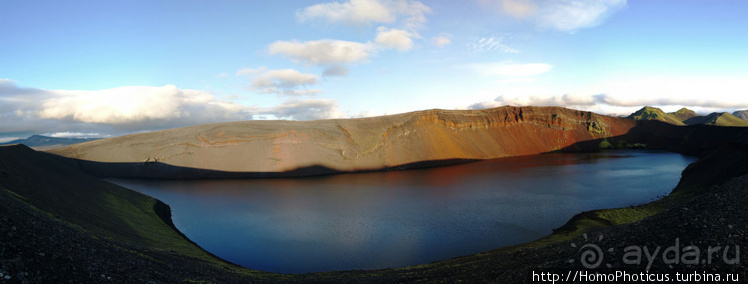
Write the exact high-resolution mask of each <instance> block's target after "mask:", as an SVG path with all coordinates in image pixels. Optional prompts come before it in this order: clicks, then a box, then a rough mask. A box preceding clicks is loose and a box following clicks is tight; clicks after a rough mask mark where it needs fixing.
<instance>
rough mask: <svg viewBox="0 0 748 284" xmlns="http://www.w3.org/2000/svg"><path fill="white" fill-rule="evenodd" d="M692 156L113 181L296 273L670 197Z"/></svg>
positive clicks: (491, 242)
mask: <svg viewBox="0 0 748 284" xmlns="http://www.w3.org/2000/svg"><path fill="white" fill-rule="evenodd" d="M691 161H693V159H692V158H688V157H684V156H681V155H678V154H672V153H661V152H644V151H615V152H608V153H603V154H549V155H538V156H526V157H513V158H504V159H497V160H491V161H482V162H476V163H469V164H463V165H457V166H451V167H441V168H432V169H420V170H410V171H394V172H377V173H362V174H345V175H333V176H324V177H313V178H297V179H264V180H263V179H255V180H123V179H120V180H114V181H115V182H116V183H118V184H121V185H124V186H126V187H129V188H132V189H135V190H137V191H140V192H143V193H145V194H148V195H150V196H153V197H156V198H158V199H160V200H162V201H164V202H166V203H167V204H169V205H170V206H171V207H172V211H173V212H172V213H173V219H174V223H175V225H176V226H177V227H178V228H179V229H180V230H181V231H182V232H183V233H184V234H185V235H187V236H188V237H189V238H190V239H192V240H193V241H195V242H196V243H197V244H199V245H200V246H202V247H203V248H205V249H206V250H208V251H210V252H211V253H213V254H215V255H218V256H219V257H222V258H224V259H227V260H229V261H232V262H235V263H237V264H240V265H243V266H246V267H250V268H254V269H261V270H267V271H274V272H284V273H298V272H311V271H325V270H345V269H377V268H386V267H400V266H405V265H413V264H420V263H428V262H431V261H434V260H439V259H446V258H451V257H455V256H460V255H466V254H473V253H477V252H481V251H485V250H489V249H494V248H498V247H501V246H507V245H513V244H518V243H522V242H527V241H531V240H534V239H537V238H540V237H542V236H544V235H547V234H549V233H550V232H551V229H553V228H556V227H559V226H561V225H563V224H564V223H565V222H566V221H567V220H568V219H569V218H570V217H571V216H573V215H574V214H576V213H578V212H581V211H586V210H592V209H599V208H610V207H620V206H627V205H631V204H638V203H642V202H648V201H650V200H652V199H653V198H654V197H655V196H659V195H663V194H667V193H668V192H669V191H670V190H671V189H672V188H673V187H674V186H675V185H676V184H677V182H678V179H679V178H680V172H681V171H682V170H683V168H685V166H686V165H687V164H688V163H690V162H691Z"/></svg>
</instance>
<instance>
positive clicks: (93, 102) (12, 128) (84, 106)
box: [0, 76, 342, 138]
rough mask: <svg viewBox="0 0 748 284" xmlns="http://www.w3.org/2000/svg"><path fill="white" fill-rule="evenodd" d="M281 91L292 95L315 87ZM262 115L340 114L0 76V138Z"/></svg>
mask: <svg viewBox="0 0 748 284" xmlns="http://www.w3.org/2000/svg"><path fill="white" fill-rule="evenodd" d="M302 78H303V76H302ZM297 82H304V80H301V81H297ZM282 91H283V92H288V93H289V94H290V93H293V94H295V95H299V94H312V93H317V92H319V90H282ZM261 114H265V115H273V116H275V117H277V118H286V119H297V120H305V119H324V118H337V117H341V116H342V115H341V114H340V112H339V111H338V105H337V102H336V101H333V100H292V101H288V102H284V103H282V104H280V105H277V106H274V107H266V108H261V107H256V106H252V107H250V106H246V105H240V104H236V103H232V102H228V101H223V100H220V99H218V98H216V97H215V96H213V95H212V94H210V93H208V92H205V91H199V90H186V89H179V88H177V87H176V86H172V85H166V86H162V87H151V86H126V87H120V88H113V89H105V90H95V91H82V90H44V89H35V88H22V87H18V86H16V84H15V83H14V82H13V81H11V80H7V79H0V121H5V122H6V123H0V137H9V136H12V137H13V138H16V137H21V136H23V137H27V136H30V135H32V134H40V133H45V134H48V135H55V136H59V137H76V136H77V137H81V136H89V137H93V136H96V135H95V134H99V137H103V136H107V135H120V134H126V133H132V132H138V131H151V130H159V129H166V128H175V127H183V126H190V125H197V124H205V123H215V122H226V121H237V120H248V119H251V118H252V117H253V116H255V115H261ZM19 115H20V116H19ZM7 122H12V123H7ZM24 135H25V136H24Z"/></svg>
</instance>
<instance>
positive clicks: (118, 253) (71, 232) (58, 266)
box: [0, 121, 748, 283]
mask: <svg viewBox="0 0 748 284" xmlns="http://www.w3.org/2000/svg"><path fill="white" fill-rule="evenodd" d="M611 141H612V142H611ZM602 146H605V147H603V148H609V147H629V146H634V147H644V146H646V147H650V148H660V149H667V150H670V151H674V152H679V153H685V154H690V155H696V156H699V157H700V159H699V161H697V162H695V163H694V164H692V165H690V166H689V167H688V168H687V169H686V170H684V171H683V176H682V179H681V182H680V183H679V185H678V186H677V187H676V188H675V189H674V190H673V193H671V194H670V195H669V196H667V197H665V198H663V199H661V200H658V201H655V202H652V203H649V204H644V205H640V206H632V207H627V208H617V209H609V210H597V211H590V212H583V213H580V214H579V215H577V216H575V217H574V218H572V220H571V221H570V222H569V223H568V224H566V225H565V226H563V227H561V228H559V229H557V230H556V231H555V232H554V233H553V234H552V235H549V236H547V237H545V238H542V239H540V240H537V241H534V242H531V243H527V244H523V245H518V246H513V247H505V248H500V249H497V250H493V251H488V252H484V253H480V254H477V255H470V256H464V257H458V258H454V259H450V260H444V261H438V262H434V263H431V264H426V265H419V266H413V267H405V268H397V269H385V270H375V271H333V272H324V273H311V274H303V275H282V274H272V273H266V272H260V271H255V270H251V269H246V268H241V267H238V266H235V265H233V264H230V263H226V262H225V261H222V260H220V259H217V258H215V257H213V256H212V255H210V254H208V253H207V252H205V251H203V250H202V249H200V248H199V247H197V246H196V245H195V244H193V243H192V242H190V241H189V240H187V239H186V238H184V236H182V235H181V234H179V233H178V231H176V230H175V229H174V228H173V225H172V224H171V222H170V220H169V214H168V206H166V205H165V204H163V203H160V202H158V201H157V200H155V199H153V198H150V197H148V196H145V195H142V194H139V193H136V192H133V191H131V190H129V189H126V188H122V187H119V186H116V185H113V184H111V183H108V182H105V181H103V180H100V179H98V178H95V177H93V176H91V175H89V174H87V173H84V172H82V171H81V168H80V167H78V166H75V165H70V164H68V163H67V162H65V161H61V160H59V159H57V158H53V156H50V155H48V154H44V153H40V152H36V151H33V150H31V149H29V148H27V147H25V146H21V145H18V146H7V147H0V187H1V188H0V247H1V248H0V273H2V276H0V280H7V281H11V282H12V281H17V282H25V283H39V282H52V283H61V282H76V283H81V282H83V283H90V282H101V283H108V282H135V283H148V282H153V283H175V282H177V283H179V282H187V283H189V282H193V283H194V282H202V283H244V282H350V283H360V282H365V283H366V282H368V283H389V282H460V281H465V282H495V283H521V282H525V281H526V280H528V275H529V273H531V271H533V270H540V269H557V270H558V269H561V270H564V269H565V270H568V269H581V268H583V267H582V264H581V262H580V261H579V259H580V258H579V256H580V249H579V248H580V247H581V246H582V245H583V244H585V243H595V244H596V245H598V246H599V247H601V248H603V249H605V251H606V255H605V263H603V265H602V266H601V267H602V268H603V269H607V266H606V265H604V264H610V265H611V269H630V270H642V269H644V268H646V265H647V261H646V259H645V261H643V262H642V264H641V265H631V264H625V263H622V261H621V257H622V253H623V249H624V248H625V247H627V246H640V247H643V246H647V247H649V248H652V249H654V248H655V247H657V246H660V247H661V249H662V250H664V249H665V248H666V247H668V246H672V245H674V244H675V242H676V240H677V242H678V243H679V245H680V247H681V248H683V247H686V246H688V245H693V246H696V247H699V248H700V249H701V250H702V259H706V256H707V254H706V250H707V248H708V247H709V246H712V247H716V246H720V247H721V248H722V249H724V248H725V247H731V248H734V247H735V246H739V245H744V244H746V243H748V238H747V236H746V232H748V221H747V220H746V218H744V216H746V213H748V212H746V211H748V207H745V206H744V204H746V202H748V200H747V199H748V194H747V193H748V165H747V164H746V163H745V161H748V130H744V128H729V127H715V126H705V125H697V126H674V125H670V124H666V123H662V122H657V121H642V122H637V123H636V125H635V127H631V128H630V129H629V131H627V132H626V133H625V134H621V135H618V136H610V137H599V138H596V139H590V140H586V141H578V142H577V143H574V144H572V145H569V146H567V147H565V148H563V149H559V150H564V151H587V150H591V149H592V148H594V149H599V148H601V147H602ZM584 234H586V236H587V237H588V238H584V237H583V235H584ZM600 236H602V239H600ZM572 244H574V245H575V246H572ZM608 248H610V249H611V251H610V252H607V249H608ZM723 254H724V252H720V253H719V254H718V255H717V256H715V259H720V261H713V262H712V263H706V262H705V263H703V264H695V265H686V264H684V263H681V264H675V265H674V266H675V267H674V268H673V269H691V270H698V271H702V270H704V271H713V272H724V273H728V272H734V273H737V274H739V275H740V277H741V278H740V279H741V280H743V279H745V277H746V275H745V273H746V271H747V270H748V269H746V263H747V262H746V259H745V254H743V255H740V259H739V261H738V262H737V263H735V264H730V263H728V262H725V261H721V260H722V256H723ZM733 254H734V249H733V250H730V251H727V253H726V255H727V256H728V257H727V258H726V259H728V260H729V259H730V258H732V257H733ZM570 259H575V260H577V261H575V262H571V263H570V262H569V260H570ZM310 261H312V260H310ZM671 265H672V264H671ZM651 268H652V269H656V270H662V269H665V270H668V269H671V268H670V267H669V266H668V264H666V263H663V262H662V261H655V262H653V264H652V266H651Z"/></svg>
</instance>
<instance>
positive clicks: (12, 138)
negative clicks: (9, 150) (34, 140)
mask: <svg viewBox="0 0 748 284" xmlns="http://www.w3.org/2000/svg"><path fill="white" fill-rule="evenodd" d="M19 139H23V138H21V137H0V143H8V142H10V141H13V140H19Z"/></svg>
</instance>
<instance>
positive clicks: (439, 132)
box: [49, 106, 637, 178]
mask: <svg viewBox="0 0 748 284" xmlns="http://www.w3.org/2000/svg"><path fill="white" fill-rule="evenodd" d="M636 125H637V123H636V122H635V121H632V120H628V119H623V118H616V117H610V116H603V115H598V114H594V113H591V112H584V111H577V110H570V109H565V108H558V107H508V106H507V107H500V108H494V109H485V110H426V111H418V112H411V113H404V114H397V115H389V116H381V117H371V118H359V119H334V120H319V121H243V122H230V123H220V124H207V125H199V126H193V127H186V128H179V129H171V130H163V131H156V132H150V133H142V134H134V135H128V136H122V137H116V138H110V139H103V140H97V141H92V142H87V143H82V144H77V145H73V146H69V147H65V148H60V149H55V150H51V151H49V153H52V154H55V155H60V156H63V157H67V158H72V159H75V160H77V161H78V162H79V165H81V167H83V168H84V170H86V171H88V172H92V173H94V174H96V175H99V176H120V177H125V176H127V177H156V178H161V177H163V178H186V177H194V178H200V177H237V176H242V175H241V174H239V175H236V174H237V173H284V172H285V173H289V172H291V173H295V174H299V175H301V174H316V173H323V172H348V171H365V170H379V169H386V168H394V167H409V166H413V165H414V164H418V163H421V164H423V163H424V162H425V163H426V164H428V163H430V162H436V161H454V160H472V159H490V158H498V157H506V156H517V155H530V154H539V153H545V152H549V151H555V150H560V149H564V148H567V147H573V145H575V143H577V142H581V141H589V140H595V139H602V138H611V137H616V136H621V135H623V134H625V133H627V132H628V131H629V130H630V129H631V128H633V127H634V126H636ZM613 139H614V138H613ZM612 142H615V141H612ZM598 144H599V142H598ZM593 146H595V147H596V146H597V145H593ZM299 169H312V170H309V171H304V170H301V171H299ZM314 169H317V170H314ZM319 169H323V170H321V171H320V170H319ZM294 171H296V172H294Z"/></svg>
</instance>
